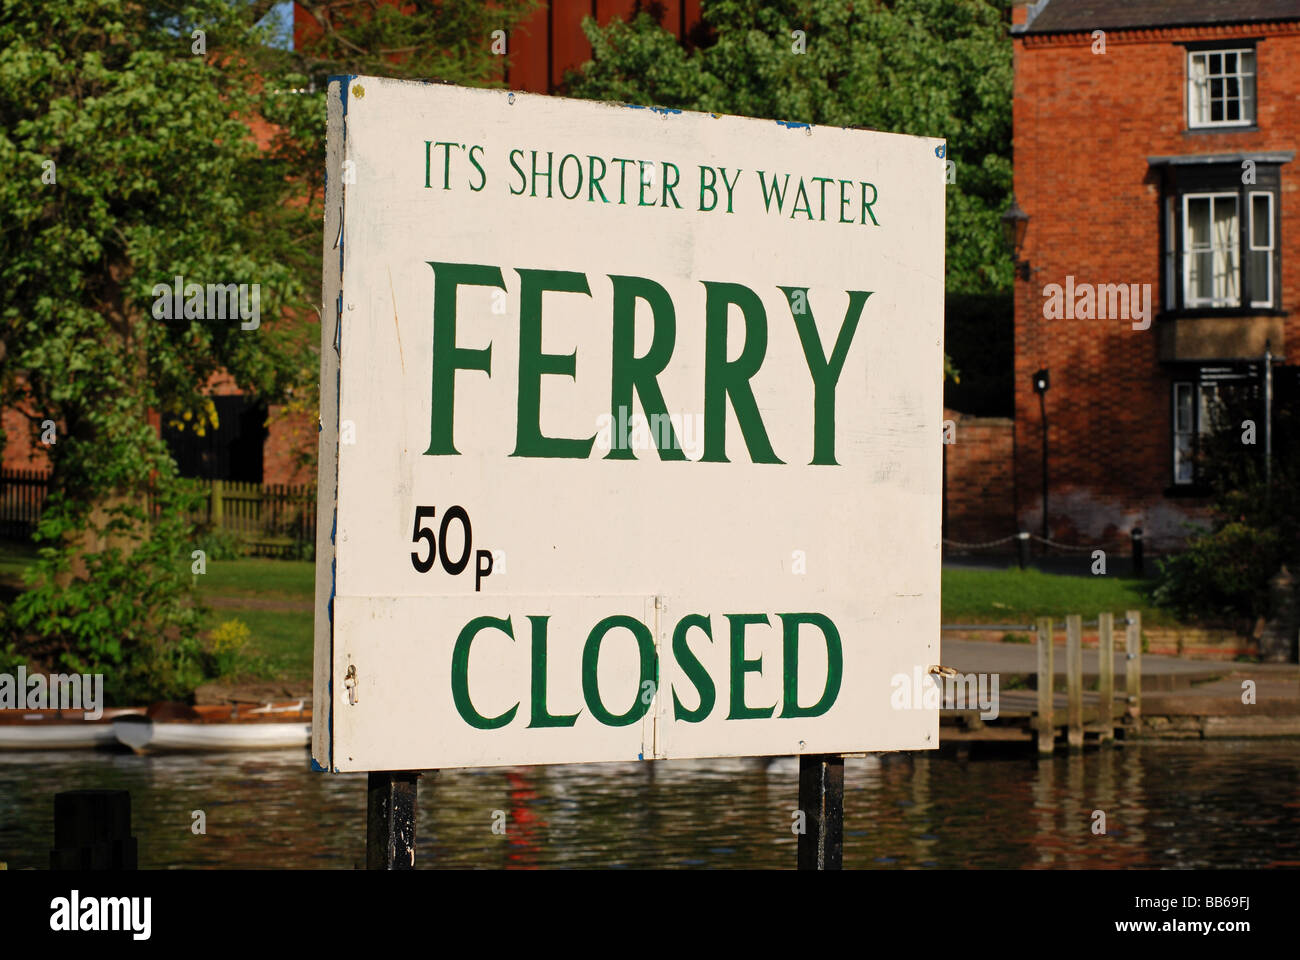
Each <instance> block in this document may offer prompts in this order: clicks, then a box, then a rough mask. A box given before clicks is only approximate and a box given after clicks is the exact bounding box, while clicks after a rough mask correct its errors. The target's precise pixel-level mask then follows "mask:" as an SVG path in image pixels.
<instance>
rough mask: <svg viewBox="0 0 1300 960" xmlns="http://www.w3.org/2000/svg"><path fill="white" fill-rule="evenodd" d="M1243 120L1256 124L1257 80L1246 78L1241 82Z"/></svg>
mask: <svg viewBox="0 0 1300 960" xmlns="http://www.w3.org/2000/svg"><path fill="white" fill-rule="evenodd" d="M1241 86H1242V93H1241V119H1243V120H1249V121H1250V122H1251V123H1254V122H1255V78H1254V77H1245V78H1243V79H1242V81H1241Z"/></svg>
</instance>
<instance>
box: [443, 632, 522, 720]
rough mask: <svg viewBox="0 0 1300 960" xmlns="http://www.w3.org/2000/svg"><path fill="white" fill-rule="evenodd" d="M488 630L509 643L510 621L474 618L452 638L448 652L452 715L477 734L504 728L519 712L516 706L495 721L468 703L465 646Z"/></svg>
mask: <svg viewBox="0 0 1300 960" xmlns="http://www.w3.org/2000/svg"><path fill="white" fill-rule="evenodd" d="M489 627H491V628H492V629H494V630H500V631H501V632H502V633H504V634H505V635H506V636H507V637H509V638H510V639H511V641H513V640H514V639H515V630H514V627H513V626H512V625H511V623H510V618H509V617H507V618H506V619H504V620H502V619H500V618H499V617H475V618H474V619H473V620H471V621H470V622H469V623H467V624H465V628H464V629H463V630H461V632H460V635H459V636H458V637H456V645H455V646H454V647H453V648H452V652H451V698H452V701H453V702H454V703H455V704H456V712H457V713H459V714H460V716H461V719H462V720H464V721H465V722H466V723H468V724H469V725H470V726H471V727H474V728H475V729H478V730H496V729H497V728H498V727H504V726H505V725H506V724H507V723H509V722H510V721H511V720H513V719H514V718H515V711H516V710H518V709H519V704H518V703H516V704H515V705H514V706H513V707H511V708H510V709H509V710H507V711H506V712H505V713H503V714H501V715H499V716H496V717H485V716H483V715H482V714H481V713H479V712H478V711H477V710H475V709H474V704H473V703H471V702H470V699H469V645H470V644H471V643H473V642H474V637H475V636H476V635H477V634H478V633H479V632H480V631H482V630H486V629H488V628H489Z"/></svg>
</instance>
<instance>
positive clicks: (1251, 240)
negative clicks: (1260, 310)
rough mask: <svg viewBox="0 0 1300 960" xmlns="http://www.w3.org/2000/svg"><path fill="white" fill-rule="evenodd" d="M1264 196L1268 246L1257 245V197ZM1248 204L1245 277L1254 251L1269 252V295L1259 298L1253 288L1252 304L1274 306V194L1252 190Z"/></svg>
mask: <svg viewBox="0 0 1300 960" xmlns="http://www.w3.org/2000/svg"><path fill="white" fill-rule="evenodd" d="M1256 197H1264V198H1265V199H1266V200H1268V246H1266V247H1257V246H1255V198H1256ZM1246 205H1247V206H1248V207H1250V221H1249V223H1247V225H1246V262H1245V264H1244V269H1243V279H1244V274H1245V272H1246V271H1249V270H1250V259H1251V257H1250V255H1251V254H1252V253H1267V254H1268V257H1267V259H1266V261H1265V262H1266V263H1267V264H1268V269H1267V270H1265V271H1264V276H1265V277H1266V278H1267V279H1268V296H1267V298H1265V299H1257V294H1258V293H1259V291H1258V290H1255V289H1253V288H1252V289H1251V291H1250V305H1251V306H1252V307H1272V306H1273V300H1274V296H1273V288H1274V285H1275V284H1274V280H1273V252H1274V250H1275V249H1276V245H1277V238H1276V237H1275V236H1274V235H1273V218H1274V213H1273V194H1272V192H1271V191H1268V190H1251V191H1250V192H1249V193H1247V194H1246Z"/></svg>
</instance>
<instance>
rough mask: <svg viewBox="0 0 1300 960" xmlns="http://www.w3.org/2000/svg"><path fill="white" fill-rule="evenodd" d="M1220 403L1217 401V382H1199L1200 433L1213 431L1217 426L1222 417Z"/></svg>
mask: <svg viewBox="0 0 1300 960" xmlns="http://www.w3.org/2000/svg"><path fill="white" fill-rule="evenodd" d="M1222 410H1223V407H1222V404H1220V403H1219V388H1218V385H1217V384H1213V383H1203V384H1201V422H1200V431H1199V432H1200V433H1201V434H1202V435H1204V434H1207V433H1213V432H1214V430H1215V429H1216V428H1217V427H1218V426H1219V421H1220V420H1221V418H1222Z"/></svg>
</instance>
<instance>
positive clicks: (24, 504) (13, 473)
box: [0, 470, 50, 540]
mask: <svg viewBox="0 0 1300 960" xmlns="http://www.w3.org/2000/svg"><path fill="white" fill-rule="evenodd" d="M49 486H50V475H49V474H48V473H45V472H44V471H42V470H3V471H0V536H3V537H5V538H7V539H10V540H28V539H31V535H32V534H33V533H34V532H35V531H36V522H37V521H38V520H40V518H41V510H43V509H44V508H45V496H46V494H47V493H48V492H49Z"/></svg>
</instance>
